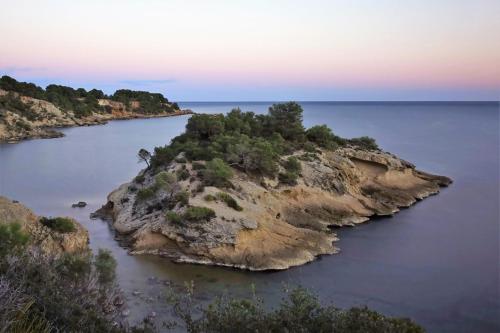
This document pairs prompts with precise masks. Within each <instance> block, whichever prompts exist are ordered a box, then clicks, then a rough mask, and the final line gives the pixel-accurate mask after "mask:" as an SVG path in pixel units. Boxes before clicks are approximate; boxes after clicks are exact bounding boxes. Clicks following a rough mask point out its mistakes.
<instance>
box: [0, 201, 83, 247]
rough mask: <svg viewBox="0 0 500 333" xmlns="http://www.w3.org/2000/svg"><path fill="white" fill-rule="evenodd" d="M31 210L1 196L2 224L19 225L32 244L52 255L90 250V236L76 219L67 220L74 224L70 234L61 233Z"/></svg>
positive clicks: (0, 217)
mask: <svg viewBox="0 0 500 333" xmlns="http://www.w3.org/2000/svg"><path fill="white" fill-rule="evenodd" d="M41 219H42V218H41V217H38V216H36V215H35V214H34V213H33V212H32V211H31V210H30V209H29V208H27V207H25V206H24V205H22V204H20V203H18V202H14V201H12V200H10V199H8V198H5V197H2V196H0V224H10V223H19V224H20V225H21V228H22V229H23V230H24V231H26V232H27V233H28V234H29V236H30V243H31V244H33V245H37V246H39V247H40V249H41V250H42V251H43V252H44V253H46V254H50V255H59V254H61V253H63V252H68V253H78V252H83V251H87V250H88V242H89V235H88V232H87V230H85V228H83V227H82V226H81V225H80V224H79V223H78V222H77V221H75V220H74V219H69V218H65V220H67V221H69V223H71V224H72V228H71V231H70V232H59V231H56V230H54V229H52V228H49V227H48V226H46V225H44V224H43V223H42V222H41Z"/></svg>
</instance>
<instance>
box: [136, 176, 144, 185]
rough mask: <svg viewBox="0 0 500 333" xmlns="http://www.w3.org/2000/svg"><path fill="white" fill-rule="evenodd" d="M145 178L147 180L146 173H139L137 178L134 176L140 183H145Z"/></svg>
mask: <svg viewBox="0 0 500 333" xmlns="http://www.w3.org/2000/svg"><path fill="white" fill-rule="evenodd" d="M145 180H146V177H145V176H144V175H137V176H135V178H134V181H135V182H136V183H139V184H142V183H144V181H145Z"/></svg>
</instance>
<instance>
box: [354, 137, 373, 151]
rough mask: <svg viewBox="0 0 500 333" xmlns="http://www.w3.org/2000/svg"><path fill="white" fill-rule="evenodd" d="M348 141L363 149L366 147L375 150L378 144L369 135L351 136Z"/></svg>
mask: <svg viewBox="0 0 500 333" xmlns="http://www.w3.org/2000/svg"><path fill="white" fill-rule="evenodd" d="M348 142H349V143H350V144H351V145H353V146H357V147H360V148H363V149H368V150H377V149H378V145H377V142H376V141H375V139H373V138H370V137H369V136H362V137H359V138H353V139H350V140H348Z"/></svg>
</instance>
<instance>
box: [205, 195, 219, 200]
mask: <svg viewBox="0 0 500 333" xmlns="http://www.w3.org/2000/svg"><path fill="white" fill-rule="evenodd" d="M203 199H204V200H205V201H215V200H217V198H216V197H215V196H213V195H211V194H207V195H205V196H204V197H203Z"/></svg>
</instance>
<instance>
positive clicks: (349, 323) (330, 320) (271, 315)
mask: <svg viewBox="0 0 500 333" xmlns="http://www.w3.org/2000/svg"><path fill="white" fill-rule="evenodd" d="M170 301H171V303H172V304H173V309H174V314H175V315H176V316H177V317H178V318H179V319H180V321H181V322H182V325H183V326H185V327H186V330H187V331H188V332H191V333H201V332H228V333H229V332H241V333H254V332H276V333H288V332H315V333H316V332H318V333H330V332H335V333H364V332H370V333H423V332H424V330H423V329H422V328H421V327H420V326H418V325H417V324H415V323H414V322H412V321H411V320H408V319H399V318H389V317H385V316H383V315H381V314H379V313H377V312H375V311H371V310H369V309H367V308H366V307H365V308H351V309H348V310H341V309H338V308H336V307H334V306H332V305H329V306H322V305H321V303H320V302H319V300H318V298H317V297H316V296H314V295H313V294H311V293H310V292H308V291H307V290H305V289H303V288H296V289H293V290H292V291H291V292H289V293H287V295H286V298H283V301H282V303H281V304H280V305H279V306H278V307H276V308H275V309H272V310H266V309H267V308H268V307H266V306H265V305H264V303H263V301H262V300H261V299H260V298H257V297H255V296H254V297H253V298H250V299H235V298H232V297H219V298H217V299H216V300H215V302H213V303H211V304H209V305H208V306H205V307H202V311H201V312H202V313H201V315H198V314H196V315H195V309H198V308H199V307H200V306H199V305H198V304H197V301H195V299H194V297H193V294H192V292H190V291H188V293H187V295H186V296H184V297H179V296H177V295H174V294H173V293H172V295H171V297H170ZM197 305H198V306H197Z"/></svg>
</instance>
